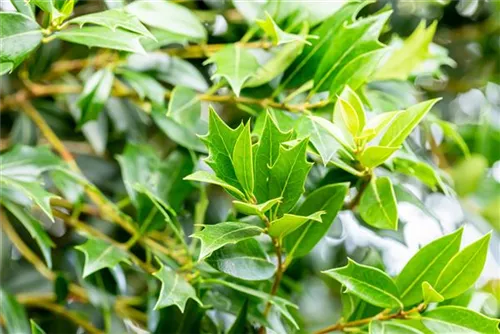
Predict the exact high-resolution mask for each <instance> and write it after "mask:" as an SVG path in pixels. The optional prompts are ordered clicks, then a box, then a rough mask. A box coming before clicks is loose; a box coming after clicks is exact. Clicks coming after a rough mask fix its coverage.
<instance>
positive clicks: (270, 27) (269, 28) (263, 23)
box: [256, 12, 311, 45]
mask: <svg viewBox="0 0 500 334" xmlns="http://www.w3.org/2000/svg"><path fill="white" fill-rule="evenodd" d="M256 23H257V24H258V25H259V27H261V29H262V30H264V32H265V33H266V35H267V36H269V37H271V40H272V41H273V44H275V45H281V44H287V43H291V42H295V41H298V42H302V43H306V44H311V43H310V42H308V41H307V40H306V38H305V37H304V36H300V35H296V34H290V33H287V32H284V31H283V30H281V28H280V27H279V26H278V25H277V24H276V22H274V20H273V18H272V16H271V15H269V13H267V12H266V19H265V20H257V21H256Z"/></svg>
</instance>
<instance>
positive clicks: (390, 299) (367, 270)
mask: <svg viewBox="0 0 500 334" xmlns="http://www.w3.org/2000/svg"><path fill="white" fill-rule="evenodd" d="M322 273H324V274H326V275H328V276H330V277H333V278H334V279H335V280H337V281H339V282H340V283H342V285H344V286H345V288H346V291H348V292H349V293H352V294H354V295H356V296H358V297H359V298H361V299H362V300H364V301H366V302H368V303H370V304H372V305H376V306H380V307H384V308H390V309H393V308H401V309H402V308H403V304H402V303H401V301H400V300H399V292H398V288H397V287H396V285H395V284H394V282H393V281H392V279H391V278H390V277H389V276H388V275H387V274H386V273H384V272H383V271H382V270H380V269H378V268H374V267H369V266H365V265H361V264H357V263H356V262H354V261H352V260H351V259H349V262H348V264H347V266H345V267H342V268H337V269H330V270H326V271H323V272H322Z"/></svg>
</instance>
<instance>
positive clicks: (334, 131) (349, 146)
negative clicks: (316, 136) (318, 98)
mask: <svg viewBox="0 0 500 334" xmlns="http://www.w3.org/2000/svg"><path fill="white" fill-rule="evenodd" d="M309 118H310V119H311V121H313V122H314V123H316V124H317V125H319V126H320V127H321V128H323V129H324V130H325V131H326V132H327V133H328V134H329V135H330V136H332V137H333V138H334V139H335V140H336V141H337V142H338V143H340V144H341V145H342V147H343V148H344V149H345V150H346V151H347V152H349V153H352V152H354V151H355V149H356V147H355V146H356V145H355V144H354V140H353V138H352V136H350V135H349V136H347V135H346V133H345V131H342V129H341V128H340V127H339V126H337V124H333V123H332V122H330V121H329V120H326V119H324V118H323V117H319V116H309Z"/></svg>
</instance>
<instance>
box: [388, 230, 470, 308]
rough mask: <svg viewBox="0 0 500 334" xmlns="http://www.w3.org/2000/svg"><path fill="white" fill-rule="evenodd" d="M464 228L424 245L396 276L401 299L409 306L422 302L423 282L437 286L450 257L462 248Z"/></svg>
mask: <svg viewBox="0 0 500 334" xmlns="http://www.w3.org/2000/svg"><path fill="white" fill-rule="evenodd" d="M462 231H463V229H459V230H457V231H455V232H453V233H451V234H448V235H445V236H444V237H441V238H439V239H436V240H434V241H432V242H431V243H429V244H428V245H426V246H424V247H422V248H421V249H420V250H419V251H418V252H417V253H416V254H415V255H414V256H413V257H412V258H411V259H410V261H408V263H407V264H406V266H405V267H404V268H403V270H402V271H401V273H400V274H399V275H398V277H397V278H396V285H397V286H398V288H399V291H400V292H401V300H402V301H403V303H404V305H406V306H409V305H413V304H416V303H418V302H420V301H421V300H422V299H423V296H422V288H421V286H422V284H423V282H428V283H429V284H431V285H432V286H433V287H435V283H436V280H437V278H438V276H439V274H440V273H441V271H442V270H443V268H444V267H445V266H446V265H447V264H448V262H449V261H450V259H451V258H452V257H453V256H454V255H455V254H456V253H457V252H458V250H459V249H460V241H461V239H462Z"/></svg>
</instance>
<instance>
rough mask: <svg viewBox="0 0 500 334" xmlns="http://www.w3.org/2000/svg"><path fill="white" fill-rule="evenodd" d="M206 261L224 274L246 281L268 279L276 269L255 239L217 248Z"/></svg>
mask: <svg viewBox="0 0 500 334" xmlns="http://www.w3.org/2000/svg"><path fill="white" fill-rule="evenodd" d="M206 262H207V263H208V264H209V265H211V266H212V267H214V268H215V269H217V270H219V271H221V272H223V273H225V274H228V275H230V276H233V277H236V278H239V279H243V280H247V281H260V280H266V279H269V278H271V277H272V276H273V275H274V272H275V271H276V266H275V265H274V264H273V263H271V262H269V260H268V258H267V254H266V253H265V252H264V250H263V249H262V246H261V245H260V243H259V242H258V241H257V240H255V239H246V240H242V241H240V242H238V243H236V244H235V245H226V246H224V247H222V248H219V249H217V250H216V251H214V252H213V253H212V255H210V257H208V258H207V259H206Z"/></svg>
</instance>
